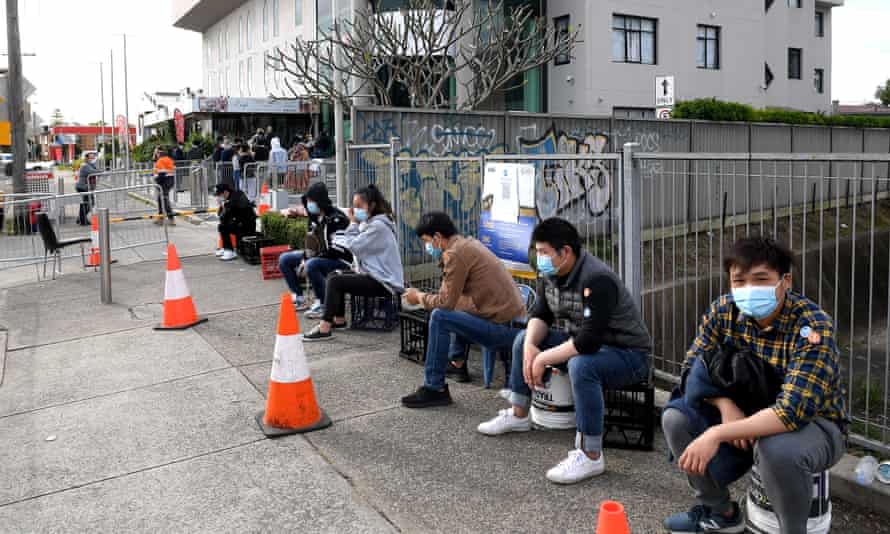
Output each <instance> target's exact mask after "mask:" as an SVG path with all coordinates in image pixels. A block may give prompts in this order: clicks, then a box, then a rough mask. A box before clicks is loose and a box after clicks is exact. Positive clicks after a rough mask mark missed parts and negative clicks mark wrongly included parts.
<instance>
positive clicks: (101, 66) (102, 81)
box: [99, 61, 106, 169]
mask: <svg viewBox="0 0 890 534" xmlns="http://www.w3.org/2000/svg"><path fill="white" fill-rule="evenodd" d="M99 102H100V104H99V105H100V107H101V108H102V148H104V146H105V140H106V139H105V65H104V64H103V63H102V62H101V61H100V62H99ZM102 148H100V149H99V150H100V152H102V165H103V167H102V168H103V169H104V168H105V167H104V165H105V151H104V150H102Z"/></svg>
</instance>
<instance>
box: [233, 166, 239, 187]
mask: <svg viewBox="0 0 890 534" xmlns="http://www.w3.org/2000/svg"><path fill="white" fill-rule="evenodd" d="M232 183H233V184H234V185H235V190H236V191H237V190H238V189H241V169H235V170H233V171H232Z"/></svg>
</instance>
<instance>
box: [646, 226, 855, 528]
mask: <svg viewBox="0 0 890 534" xmlns="http://www.w3.org/2000/svg"><path fill="white" fill-rule="evenodd" d="M792 265H793V256H792V254H791V252H790V251H789V250H788V249H786V248H785V247H783V246H781V245H779V244H778V243H776V242H775V241H773V240H772V239H769V238H765V237H748V238H744V239H740V240H738V241H736V242H735V243H734V244H733V245H732V247H731V248H730V250H729V253H728V255H727V257H726V259H725V260H724V269H725V270H726V273H727V275H728V276H729V282H730V289H731V293H730V294H728V295H724V296H722V297H720V298H719V299H717V300H716V301H715V302H714V303H713V304H711V307H710V309H709V311H708V312H707V313H706V314H705V316H704V317H703V319H702V323H701V325H700V326H699V330H698V335H697V336H696V338H695V340H694V341H693V342H692V346H691V347H690V349H689V352H688V353H687V359H686V363H685V365H684V373H683V376H684V378H685V380H684V382H685V384H684V385H685V386H686V387H685V390H686V391H685V392H684V393H685V395H684V396H682V397H681V396H680V392H679V391H677V392H675V393H674V396H673V399H672V400H671V402H670V403H669V404H668V406H667V407H666V408H665V411H664V414H663V415H662V419H661V424H662V427H663V428H664V435H665V439H666V440H667V443H668V447H669V448H670V450H671V452H672V453H673V455H674V456H675V457H679V461H678V464H679V467H680V469H682V470H683V471H685V472H686V473H687V475H688V477H689V483H690V484H691V485H692V487H693V488H694V489H695V493H696V498H697V499H698V501H699V504H697V505H696V506H694V507H693V508H692V509H691V510H690V511H689V512H682V513H678V514H675V515H673V516H671V517H669V518H667V519H666V520H665V528H667V529H668V530H670V531H671V532H675V533H676V532H684V533H685V532H692V533H694V532H743V531H744V529H745V519H744V514H743V513H742V511H741V510H740V508H739V506H738V504H737V503H734V502H732V500H731V496H730V492H729V489H728V487H729V485H730V484H731V483H732V482H734V481H735V480H737V479H739V478H741V477H742V476H743V475H744V474H745V473H746V472H747V471H748V470H749V469H750V467H751V465H752V463H756V464H757V469H758V471H759V473H760V476H761V480H762V481H763V486H764V488H765V490H766V495H767V497H768V498H769V501H770V503H771V504H772V507H773V509H774V510H775V513H776V515H777V516H778V519H779V522H780V524H781V530H782V532H783V533H787V534H803V533H805V532H807V517H808V515H809V511H810V502H811V499H812V488H813V486H812V480H813V474H815V473H820V472H822V471H824V470H826V469H828V468H830V467H831V466H833V465H834V464H835V463H837V461H838V460H840V458H841V457H842V456H843V454H844V447H845V446H844V439H845V438H844V434H845V432H846V428H847V422H848V421H849V417H848V413H847V407H846V405H845V402H844V387H843V384H842V382H841V369H840V362H839V354H838V349H837V345H836V341H835V333H834V324H833V322H832V319H831V317H829V316H828V314H827V313H825V312H824V311H823V310H822V309H821V308H820V307H819V306H818V305H817V304H816V303H815V302H813V301H811V300H809V299H807V298H806V297H804V296H802V295H801V294H799V293H796V292H794V291H792V289H791V268H792ZM702 373H703V374H704V376H705V377H706V378H705V381H704V382H705V383H707V382H708V380H710V382H712V383H716V384H719V385H720V386H721V387H722V388H723V391H724V392H725V393H726V394H721V393H720V392H719V391H718V392H716V393H711V394H710V395H709V394H707V393H705V394H701V395H699V397H704V398H705V400H704V402H698V403H696V402H695V401H694V400H692V399H691V397H693V396H694V395H692V394H691V393H690V390H692V389H694V387H695V386H697V385H700V384H701V383H702V381H701V380H700V377H701V375H702ZM773 388H775V389H773ZM761 399H763V400H761ZM752 449H753V456H752V455H751V454H750V452H749V451H751V450H752Z"/></svg>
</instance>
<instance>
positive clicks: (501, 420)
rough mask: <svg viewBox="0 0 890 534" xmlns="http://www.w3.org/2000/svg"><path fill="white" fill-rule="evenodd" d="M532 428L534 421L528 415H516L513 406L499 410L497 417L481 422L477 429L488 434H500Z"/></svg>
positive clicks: (525, 430)
mask: <svg viewBox="0 0 890 534" xmlns="http://www.w3.org/2000/svg"><path fill="white" fill-rule="evenodd" d="M531 429H532V421H531V419H530V418H529V417H528V416H525V417H516V416H515V415H513V408H506V409H504V410H500V411H498V415H497V417H495V418H494V419H492V420H491V421H486V422H484V423H480V424H479V426H478V427H476V430H478V431H479V432H480V433H482V434H485V435H486V436H499V435H501V434H506V433H508V432H528V431H529V430H531Z"/></svg>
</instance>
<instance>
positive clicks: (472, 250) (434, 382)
mask: <svg viewBox="0 0 890 534" xmlns="http://www.w3.org/2000/svg"><path fill="white" fill-rule="evenodd" d="M415 232H416V233H417V235H418V236H419V237H420V238H421V239H422V240H423V242H424V245H425V246H426V252H427V253H428V254H430V255H431V256H432V257H433V259H434V260H439V265H440V266H441V267H442V271H443V276H442V285H441V287H440V288H439V292H438V293H422V292H420V291H418V290H416V289H413V288H412V289H408V290H407V291H406V293H405V300H406V301H407V302H408V303H409V304H414V305H418V304H422V305H423V307H424V309H426V310H427V311H429V312H431V313H430V324H429V338H428V339H427V345H426V346H427V349H426V376H425V380H424V384H423V386H421V387H420V388H418V390H417V391H416V392H415V393H413V394H411V395H408V396H407V397H403V398H402V404H403V405H404V406H405V407H407V408H427V407H430V406H444V405H448V404H451V394H450V393H449V392H448V385H447V384H446V383H445V369H446V366H447V365H448V354H449V350H448V349H449V346H450V345H451V336H452V334H455V335H456V336H457V337H458V338H460V339H461V340H465V341H467V342H471V343H476V344H478V345H481V346H482V347H484V348H488V349H491V350H498V349H500V348H502V347H509V346H511V344H512V343H513V340H514V339H515V338H516V336H517V334H519V333H520V332H521V331H522V329H521V325H519V324H518V323H515V322H514V319H517V318H519V317H522V316H523V315H524V314H525V306H524V305H523V303H522V297H521V296H520V294H519V289H518V288H517V287H516V284H514V283H513V279H512V278H511V277H510V273H509V272H507V269H506V268H505V267H504V265H503V264H502V263H501V261H500V260H499V259H498V258H497V256H495V255H494V254H493V253H492V252H491V251H490V250H488V248H486V247H485V245H483V244H482V243H480V242H479V241H477V240H475V239H473V238H466V237H463V236H461V235H459V234H458V233H457V229H456V228H455V227H454V223H453V222H452V221H451V218H450V217H448V215H446V214H445V213H442V212H430V213H426V214H424V215H423V216H421V218H420V222H419V223H418V225H417V228H416V229H415ZM465 310H469V311H465Z"/></svg>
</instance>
